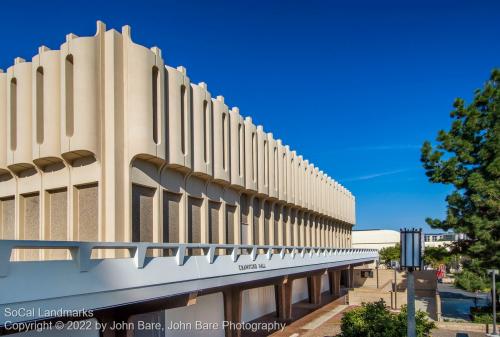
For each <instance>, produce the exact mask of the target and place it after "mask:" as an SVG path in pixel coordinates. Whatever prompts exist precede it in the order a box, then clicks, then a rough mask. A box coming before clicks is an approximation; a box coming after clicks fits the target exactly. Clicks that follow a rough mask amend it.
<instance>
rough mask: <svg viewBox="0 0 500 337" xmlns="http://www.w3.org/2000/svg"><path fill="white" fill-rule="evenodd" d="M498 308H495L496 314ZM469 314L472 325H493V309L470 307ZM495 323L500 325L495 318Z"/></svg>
mask: <svg viewBox="0 0 500 337" xmlns="http://www.w3.org/2000/svg"><path fill="white" fill-rule="evenodd" d="M499 309H500V308H498V307H497V312H498V311H499ZM470 314H471V316H472V321H473V322H474V323H481V324H492V323H493V307H491V306H487V307H472V308H470ZM497 323H500V317H499V316H497Z"/></svg>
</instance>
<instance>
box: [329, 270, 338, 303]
mask: <svg viewBox="0 0 500 337" xmlns="http://www.w3.org/2000/svg"><path fill="white" fill-rule="evenodd" d="M328 282H329V284H330V295H333V297H334V298H339V297H340V270H329V271H328Z"/></svg>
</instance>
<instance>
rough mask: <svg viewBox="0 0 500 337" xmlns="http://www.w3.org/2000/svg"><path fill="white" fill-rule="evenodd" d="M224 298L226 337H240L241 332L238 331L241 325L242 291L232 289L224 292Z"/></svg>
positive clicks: (235, 288)
mask: <svg viewBox="0 0 500 337" xmlns="http://www.w3.org/2000/svg"><path fill="white" fill-rule="evenodd" d="M222 295H223V297H224V320H225V321H226V324H227V326H226V327H225V329H224V330H225V336H226V337H240V336H241V330H240V329H237V326H238V324H239V323H241V310H242V300H241V298H242V296H241V295H242V291H241V289H240V288H237V287H232V288H229V289H227V290H224V291H223V292H222Z"/></svg>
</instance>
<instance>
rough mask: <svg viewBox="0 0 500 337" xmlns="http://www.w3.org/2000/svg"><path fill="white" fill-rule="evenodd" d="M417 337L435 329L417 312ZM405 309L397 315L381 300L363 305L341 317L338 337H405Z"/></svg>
mask: <svg viewBox="0 0 500 337" xmlns="http://www.w3.org/2000/svg"><path fill="white" fill-rule="evenodd" d="M415 318H416V319H415V321H416V325H417V337H428V336H430V331H431V330H432V329H434V328H435V325H434V322H432V321H429V320H428V319H427V314H426V313H424V312H422V311H420V310H419V311H417V314H416V315H415ZM406 328H407V321H406V307H403V308H402V309H401V312H400V313H398V314H395V313H392V312H390V311H389V310H388V309H387V308H386V306H385V302H384V301H383V300H382V299H381V300H380V301H378V302H375V303H363V304H362V305H361V307H359V308H355V309H353V310H351V311H349V312H347V313H346V314H344V317H342V322H341V329H342V332H341V333H340V335H338V337H402V336H406Z"/></svg>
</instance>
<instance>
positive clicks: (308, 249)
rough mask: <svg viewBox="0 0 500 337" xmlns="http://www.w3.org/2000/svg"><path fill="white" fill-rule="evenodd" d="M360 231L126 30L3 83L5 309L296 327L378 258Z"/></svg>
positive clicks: (337, 191)
mask: <svg viewBox="0 0 500 337" xmlns="http://www.w3.org/2000/svg"><path fill="white" fill-rule="evenodd" d="M263 109H265V107H263ZM354 224H355V199H354V196H353V195H352V194H351V193H350V192H349V191H348V190H347V189H346V188H345V187H343V186H342V185H341V184H340V183H338V182H336V181H335V180H334V179H332V178H331V177H329V176H328V175H327V174H326V173H324V172H323V171H321V170H320V169H319V168H317V167H316V166H314V165H313V164H312V163H310V162H309V161H308V160H306V159H304V158H303V157H302V156H301V155H299V154H297V153H296V152H295V151H293V150H292V149H290V147H289V146H288V145H285V144H284V143H283V142H282V141H281V140H280V139H275V138H274V136H273V134H272V133H269V132H265V131H264V128H263V127H262V126H258V125H255V124H254V123H253V122H252V119H251V118H250V117H246V118H244V117H243V116H242V114H240V111H239V109H238V108H236V107H233V108H231V107H229V106H228V105H227V103H226V101H225V99H224V97H223V96H216V97H212V94H211V93H210V91H209V90H208V86H207V85H206V84H205V83H198V84H194V83H191V82H190V79H189V77H188V75H187V71H186V69H185V68H184V67H177V68H174V67H171V66H168V65H166V61H165V60H164V59H163V57H162V53H161V51H160V49H159V48H157V47H153V48H150V49H149V48H146V47H144V46H141V45H138V44H136V43H134V42H133V41H132V38H131V32H130V27H128V26H125V27H123V28H122V31H121V33H120V32H117V31H116V30H114V29H111V30H106V27H105V25H104V24H103V23H102V22H98V23H97V32H96V34H95V35H94V36H85V37H78V36H76V35H74V34H68V35H67V36H66V41H65V42H64V43H63V44H62V45H61V47H60V49H58V50H49V49H48V48H47V47H43V46H42V47H40V48H39V49H38V53H37V54H36V55H35V56H33V58H32V59H31V60H28V61H25V60H23V59H20V58H16V59H15V61H14V65H12V66H11V67H9V68H8V69H7V71H6V72H0V291H1V293H0V295H1V296H0V312H2V309H5V308H6V307H9V308H20V307H22V306H28V305H30V306H33V307H43V308H45V309H53V310H56V309H59V308H65V309H68V310H82V309H92V310H93V311H94V314H95V316H94V318H93V319H96V320H98V321H99V322H101V321H116V322H118V321H119V320H124V321H134V320H137V319H138V317H139V318H142V319H143V320H144V319H146V320H148V321H156V320H157V319H158V317H162V318H161V319H158V320H160V321H162V322H163V323H162V324H163V327H165V325H166V324H167V323H166V321H168V320H170V321H172V320H175V319H176V317H182V318H184V319H194V317H200V316H203V317H204V318H206V319H207V320H210V319H212V318H213V319H214V320H216V321H219V322H220V321H221V320H222V319H224V320H226V321H230V322H241V321H249V320H252V319H255V318H257V317H260V316H262V315H264V314H267V313H269V312H273V311H276V312H277V313H278V316H279V318H280V319H283V320H287V319H288V320H289V319H291V317H292V305H293V303H295V302H297V301H300V300H303V299H307V298H309V300H310V302H311V303H316V304H318V303H319V298H320V296H321V293H322V292H323V291H325V290H327V289H330V292H331V293H332V294H334V295H335V296H337V297H338V296H340V286H341V284H342V285H343V286H346V287H347V286H351V285H352V277H351V275H352V271H353V268H354V266H356V265H359V264H364V263H368V262H372V261H373V260H376V259H377V258H378V255H377V253H376V252H374V251H372V250H368V249H352V248H351V231H352V226H353V225H354ZM25 240H29V241H25ZM116 257H119V258H116ZM47 260H51V261H47ZM19 261H30V262H19ZM349 271H350V272H349ZM341 275H342V276H341ZM341 278H342V281H341ZM40 284H45V285H47V286H46V287H39V285H40ZM292 284H293V287H292ZM5 290H6V291H5ZM195 303H197V304H195ZM186 306H187V307H186ZM218 306H220V308H219V307H218ZM193 308H197V309H193ZM214 308H217V310H214ZM151 312H154V314H151ZM219 316H221V317H219ZM55 317H56V316H50V317H49V316H47V317H46V316H36V317H31V320H33V321H36V320H50V319H54V318H55ZM210 317H211V318H210ZM16 319H17V320H19V321H22V318H16ZM5 322H6V318H5V317H1V315H0V334H2V329H4V328H5V326H4V324H6V323H5ZM60 333H61V335H66V334H65V333H66V331H63V332H60ZM136 333H137V335H138V336H139V335H141V334H140V333H139V332H136ZM224 333H225V334H226V336H232V335H235V336H236V335H239V331H230V330H227V329H226V330H225V332H224V330H223V331H222V335H224ZM54 334H55V332H54V331H51V332H50V334H49V335H50V336H54ZM165 334H166V335H172V336H180V335H182V333H180V332H179V331H173V332H172V331H166V332H164V333H163V335H165ZM183 334H184V335H186V336H193V335H200V336H206V335H207V331H204V330H201V331H196V332H195V331H185V332H183ZM104 335H106V336H112V335H113V336H115V335H116V336H118V335H120V336H125V334H124V333H123V331H122V332H118V331H115V332H114V334H112V333H111V332H109V331H108V332H106V334H104ZM211 335H217V336H220V335H221V331H220V330H218V331H216V332H213V334H211ZM37 336H38V335H37ZM127 336H130V334H128V335H127Z"/></svg>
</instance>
